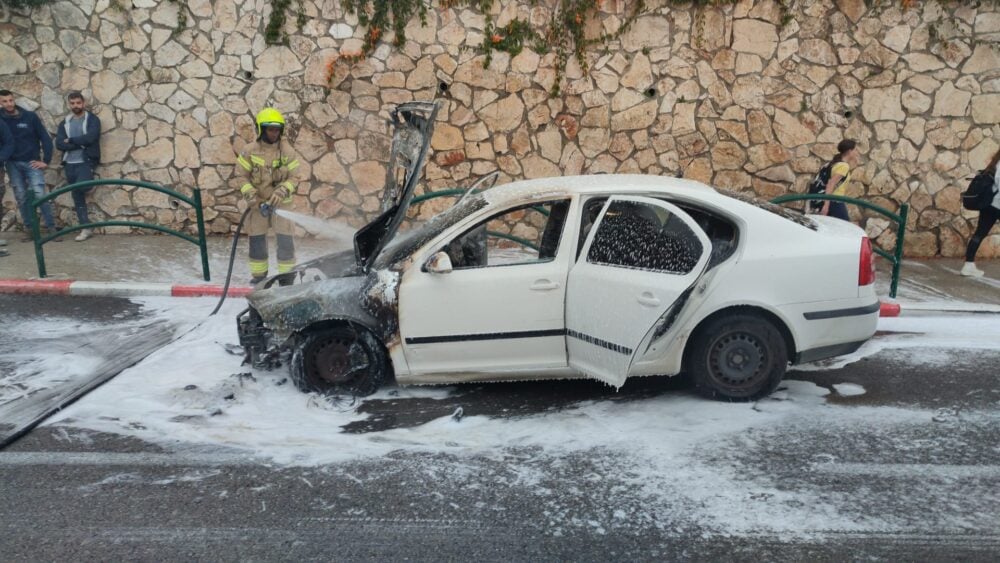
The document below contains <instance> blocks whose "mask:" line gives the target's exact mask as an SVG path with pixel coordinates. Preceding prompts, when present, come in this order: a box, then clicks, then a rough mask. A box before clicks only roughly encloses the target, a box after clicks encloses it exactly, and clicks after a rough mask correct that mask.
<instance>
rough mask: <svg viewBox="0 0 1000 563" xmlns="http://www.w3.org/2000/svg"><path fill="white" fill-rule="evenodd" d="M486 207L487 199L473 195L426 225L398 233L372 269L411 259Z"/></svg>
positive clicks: (431, 219) (379, 268)
mask: <svg viewBox="0 0 1000 563" xmlns="http://www.w3.org/2000/svg"><path fill="white" fill-rule="evenodd" d="M486 205H487V202H486V199H485V198H484V197H483V196H482V195H481V194H473V195H472V196H470V197H469V198H467V199H466V200H465V201H464V202H462V203H461V204H456V205H455V206H453V207H450V208H448V209H446V210H445V211H442V212H441V213H438V214H437V215H435V216H434V217H431V218H430V219H429V220H428V221H427V222H426V223H424V224H422V225H417V226H415V227H413V228H412V229H410V230H408V231H406V232H401V233H397V234H396V236H395V238H394V239H393V240H392V241H391V242H390V243H389V244H387V245H386V246H385V248H384V249H382V252H381V253H380V254H379V255H378V257H377V258H376V259H375V261H374V263H373V264H372V267H373V268H374V269H376V270H381V269H385V268H389V267H391V266H393V265H394V264H396V263H398V262H401V261H403V260H405V259H407V258H409V257H410V255H412V254H413V253H414V252H416V251H417V250H418V249H420V247H422V246H424V245H425V244H427V243H428V242H430V241H431V239H433V238H434V237H436V236H438V235H440V234H441V233H443V232H444V231H446V230H448V229H450V228H451V227H453V226H454V225H456V224H458V222H459V221H461V220H462V219H465V218H466V217H468V216H469V215H471V214H473V213H475V212H477V211H479V210H480V209H483V208H484V207H486Z"/></svg>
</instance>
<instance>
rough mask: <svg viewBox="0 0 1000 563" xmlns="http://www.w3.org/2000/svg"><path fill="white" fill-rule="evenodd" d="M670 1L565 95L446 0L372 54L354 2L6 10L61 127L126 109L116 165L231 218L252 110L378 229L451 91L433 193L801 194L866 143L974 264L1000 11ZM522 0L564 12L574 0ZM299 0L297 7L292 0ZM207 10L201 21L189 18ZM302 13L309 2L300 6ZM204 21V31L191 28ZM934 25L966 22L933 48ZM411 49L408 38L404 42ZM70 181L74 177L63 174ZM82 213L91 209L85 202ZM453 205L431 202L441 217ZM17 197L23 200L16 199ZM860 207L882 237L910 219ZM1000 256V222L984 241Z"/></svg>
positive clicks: (941, 245) (106, 213)
mask: <svg viewBox="0 0 1000 563" xmlns="http://www.w3.org/2000/svg"><path fill="white" fill-rule="evenodd" d="M647 3H648V4H649V5H650V7H651V8H652V9H651V11H650V12H649V13H648V14H645V15H643V16H642V17H641V18H640V19H639V20H638V21H637V22H636V23H635V25H634V26H633V27H632V28H631V30H630V31H629V32H628V33H626V34H625V35H624V36H622V37H621V39H620V40H616V41H613V42H611V43H609V44H608V45H607V47H606V48H602V47H598V48H594V49H592V50H591V51H590V52H589V53H588V63H589V65H588V66H589V68H588V69H587V71H586V72H584V71H583V70H581V68H580V66H579V65H578V64H576V62H575V61H572V60H571V61H570V64H569V67H568V68H567V71H566V76H565V81H564V83H563V84H564V85H563V88H562V93H561V94H560V95H559V96H558V97H555V98H553V97H550V95H549V92H550V90H551V87H552V85H553V83H554V81H555V80H556V76H557V75H556V72H555V55H553V54H545V55H540V54H538V53H534V52H532V51H530V50H525V51H523V52H522V53H521V54H519V55H518V56H516V57H510V56H508V55H506V54H504V53H497V54H496V55H495V56H494V58H493V62H492V64H491V65H490V66H489V68H483V65H482V61H483V58H482V56H476V55H475V54H474V53H473V52H471V51H470V50H469V49H466V48H463V47H466V46H469V45H478V44H479V43H480V42H481V40H482V34H483V29H484V27H485V18H484V17H483V15H482V14H479V13H477V12H475V11H472V10H467V9H446V10H441V9H439V8H438V7H437V6H435V8H434V9H432V10H431V12H430V17H429V21H428V25H427V26H426V27H421V26H420V25H419V23H418V22H416V21H414V22H413V23H411V24H410V26H409V27H408V30H407V33H408V40H407V42H406V44H405V45H404V46H403V47H402V48H400V49H396V48H393V47H390V46H389V45H382V46H381V47H379V48H378V49H377V50H376V51H375V52H374V53H373V55H372V56H371V57H369V58H368V59H366V60H363V61H361V62H360V63H357V64H355V65H353V66H350V67H348V66H346V65H342V64H341V65H334V66H333V68H332V69H331V68H330V63H331V61H333V60H334V59H335V58H336V57H337V56H338V55H339V54H341V53H351V52H355V51H357V50H359V48H360V46H361V38H362V37H363V34H364V33H365V29H364V28H361V27H359V26H358V25H357V19H356V18H355V17H352V16H350V15H348V14H345V12H344V9H343V7H342V6H341V4H340V2H339V1H338V0H304V1H303V6H304V8H305V10H306V14H307V16H308V18H307V19H308V21H307V23H306V25H305V26H304V27H303V28H302V29H301V30H298V29H296V28H295V24H294V22H292V23H290V24H289V27H288V29H287V31H288V33H289V41H288V44H287V45H281V46H267V45H266V44H265V42H264V39H263V28H264V26H265V25H266V23H267V19H266V17H267V15H268V13H269V11H270V1H269V0H246V1H238V0H180V1H179V2H174V1H170V0H73V1H65V2H57V3H55V4H52V5H49V6H45V7H41V8H35V9H32V10H30V11H27V10H24V11H18V10H10V9H6V8H2V7H0V87H2V88H7V89H11V90H13V91H15V93H16V94H17V96H18V98H19V100H20V101H21V102H23V103H24V104H25V105H27V106H28V107H29V108H32V109H35V108H37V109H38V111H39V113H40V114H41V115H42V117H43V119H44V120H45V121H46V123H47V124H49V126H50V128H51V129H52V130H53V131H54V130H55V121H56V120H58V119H59V118H60V117H61V116H62V115H63V114H64V113H65V111H66V107H65V101H64V94H65V93H66V92H67V91H69V90H74V89H78V90H82V91H83V92H84V93H85V95H86V96H87V97H88V99H89V100H90V101H91V103H92V105H93V106H94V108H95V111H96V113H97V114H98V115H99V116H100V117H101V119H102V121H103V122H104V124H105V134H104V138H103V147H102V149H103V153H104V160H105V164H104V165H103V166H102V167H101V170H100V173H101V175H102V176H103V177H107V178H119V177H126V178H135V179H142V180H147V181H152V182H157V183H160V184H163V185H166V186H171V187H175V188H177V189H180V190H182V191H183V190H189V189H190V188H191V187H192V186H198V187H200V188H202V190H204V195H205V197H204V200H205V203H206V207H207V209H206V219H207V222H208V225H209V228H210V230H211V231H212V232H215V233H227V232H230V231H231V230H232V229H234V227H235V225H234V222H235V221H236V220H237V219H238V217H239V194H238V183H239V182H238V181H236V180H235V178H234V177H233V165H234V153H233V150H234V147H235V148H239V147H240V146H241V145H242V143H245V142H247V141H249V140H251V139H252V138H253V135H254V127H253V113H255V112H256V111H257V110H258V109H260V108H261V107H264V106H266V105H273V106H275V107H277V108H278V109H279V110H281V111H282V112H284V113H285V115H286V116H287V118H288V120H289V122H290V124H291V126H290V128H289V131H288V136H289V139H290V140H291V141H292V142H293V143H294V146H295V147H296V149H297V150H298V151H299V152H300V154H302V155H303V156H304V157H305V160H306V161H307V164H306V166H305V173H306V174H307V175H308V177H309V178H310V179H309V180H308V181H307V182H305V183H304V185H302V186H300V188H299V192H298V194H297V195H296V196H295V203H294V207H295V209H296V210H298V211H301V212H305V213H310V214H314V215H316V216H319V217H323V218H336V219H338V220H341V221H344V222H346V223H348V224H351V225H354V226H359V225H361V224H363V223H364V222H366V221H367V220H368V219H369V218H371V217H372V216H373V215H374V214H375V213H376V211H377V209H378V206H379V196H380V188H381V186H382V182H383V178H384V165H385V162H386V160H387V156H388V155H387V153H388V146H389V142H390V139H389V137H388V136H387V128H386V126H385V118H386V112H385V110H386V108H387V107H390V106H391V105H393V104H396V103H399V102H404V101H408V100H431V99H439V100H442V101H443V102H444V106H443V110H442V112H441V114H440V122H439V123H438V125H437V131H436V134H435V136H434V139H433V148H434V151H433V155H432V159H431V162H429V163H428V165H427V168H426V171H425V177H426V181H425V183H424V187H426V188H428V189H442V188H447V187H461V186H466V185H469V184H470V183H471V182H473V181H474V180H475V179H476V178H478V177H479V176H481V175H483V174H486V173H489V172H491V171H494V170H499V171H500V172H501V176H502V177H501V180H500V181H501V182H505V181H509V180H512V179H521V178H537V177H544V176H554V175H559V174H579V173H597V172H608V173H612V172H623V173H624V172H627V173H646V174H664V175H683V176H686V177H689V178H694V179H697V180H700V181H704V182H706V183H709V184H711V185H715V186H719V187H723V188H729V189H734V190H752V191H753V192H755V193H757V194H758V195H760V196H761V197H765V198H770V197H773V196H775V195H778V194H782V193H787V192H789V191H802V190H804V188H805V185H806V184H807V183H808V181H809V179H811V177H812V176H813V175H814V174H815V172H816V171H817V170H818V169H819V168H820V166H821V165H822V163H823V161H824V160H825V159H828V158H829V157H830V156H832V154H833V152H834V147H835V146H836V143H837V142H838V141H840V140H841V138H843V137H849V138H854V139H857V140H858V141H859V142H860V145H861V148H862V150H863V151H864V153H865V159H864V165H863V166H862V167H861V168H860V169H859V170H857V171H856V173H855V175H854V181H853V182H852V184H851V186H850V194H851V195H855V196H858V197H864V198H866V199H868V200H870V201H873V202H875V203H877V204H879V205H883V206H885V207H888V208H890V209H893V210H895V209H897V208H898V205H899V204H901V203H909V204H910V205H911V207H912V211H911V221H910V224H909V226H908V227H909V233H908V235H907V245H906V247H907V248H906V252H907V254H908V255H911V256H933V255H939V254H940V255H945V256H958V255H961V254H962V252H963V250H964V241H965V240H966V238H967V237H968V235H969V234H970V232H971V230H972V228H973V227H974V220H975V213H971V212H966V211H963V210H962V209H961V205H960V202H959V194H960V192H961V191H962V190H963V189H964V187H965V185H966V183H967V182H966V180H965V178H966V177H968V176H969V175H970V174H971V173H972V172H973V171H974V170H975V169H977V168H978V167H981V166H983V164H984V163H985V161H986V160H987V159H988V158H989V156H990V155H992V154H993V152H994V151H995V150H996V149H997V148H998V146H1000V125H998V122H1000V8H998V7H997V4H996V3H985V5H983V6H980V7H975V6H974V5H973V3H971V2H959V3H948V4H944V5H942V4H938V3H937V2H933V1H932V2H921V3H919V5H918V6H916V7H913V8H909V9H903V8H901V7H898V6H886V7H884V8H883V9H881V10H879V11H875V10H873V9H869V8H867V7H866V6H865V4H864V2H863V1H862V0H836V1H833V2H831V1H830V0H823V1H819V2H802V3H796V4H795V6H794V7H793V11H792V16H793V17H792V21H791V22H790V23H788V24H786V25H784V26H782V25H781V23H780V22H781V19H782V15H781V11H780V7H779V5H778V4H777V3H776V2H774V1H773V0H757V1H754V0H744V1H742V2H739V3H737V4H734V5H730V6H726V7H721V8H709V9H703V10H701V9H680V8H670V7H666V6H662V5H659V4H658V3H657V2H656V1H655V0H651V1H649V2H647ZM530 4H531V3H529V2H523V1H522V2H517V1H513V0H503V1H499V2H497V4H496V7H495V13H494V14H493V16H494V18H495V21H496V22H497V23H498V24H500V25H503V24H505V23H506V22H508V21H510V20H511V19H512V18H514V17H521V18H524V19H530V20H531V21H532V22H535V23H537V24H539V25H541V24H542V23H543V22H545V21H548V19H549V18H550V16H551V8H550V6H551V5H554V4H555V3H554V2H545V1H543V2H537V3H535V6H531V5H530ZM293 5H294V3H293ZM628 5H629V3H628V2H625V1H622V0H607V1H605V2H603V3H602V13H601V17H600V18H599V19H597V20H595V21H594V22H593V25H592V29H590V30H589V32H590V33H591V34H592V35H596V34H598V33H600V32H601V31H602V30H603V31H613V30H614V29H616V28H617V26H618V24H619V22H620V21H621V20H622V19H623V18H624V17H625V16H626V10H627V8H628ZM180 10H184V12H185V14H186V18H181V17H179V13H180V12H179V11H180ZM289 19H290V20H294V19H295V18H294V17H290V18H289ZM182 20H186V21H185V22H184V26H183V27H181V26H180V25H179V23H180V22H181V21H182ZM932 26H936V27H937V29H938V30H939V31H941V33H944V34H945V35H949V36H953V38H952V39H951V40H949V41H948V42H947V43H942V42H940V41H937V40H935V39H932V37H931V36H932V31H931V29H932ZM387 39H388V40H391V36H390V37H388V38H387ZM48 180H49V182H50V185H51V186H58V185H60V184H61V171H60V170H59V169H58V167H54V169H53V170H51V171H50V172H49V174H48ZM91 197H92V201H93V206H94V207H95V208H96V209H95V211H96V215H95V216H96V217H111V216H113V217H132V218H133V219H136V218H140V217H141V218H144V219H145V220H151V221H158V222H161V223H165V224H169V225H171V226H174V227H182V228H186V229H190V228H191V224H192V221H193V213H189V212H187V211H186V210H184V209H178V208H175V207H176V206H174V205H172V202H171V201H169V199H168V198H166V197H164V196H162V195H160V194H157V193H154V192H148V191H144V190H131V189H118V188H115V189H112V188H101V189H99V190H96V191H95V193H94V194H93V195H92V196H91ZM60 203H61V206H60V209H59V214H60V216H61V217H62V218H63V220H66V221H72V217H73V215H72V210H71V202H70V201H69V198H64V199H63V200H62V201H61V202H60ZM448 204H449V201H446V200H445V198H442V199H440V200H433V201H430V202H428V203H424V204H422V207H421V208H420V209H419V210H417V212H416V213H417V215H420V216H427V215H429V214H431V213H433V212H435V211H436V210H438V209H440V208H441V207H443V206H447V205H448ZM6 205H7V206H8V207H10V206H12V202H10V201H8V202H6ZM856 218H857V220H858V221H859V222H861V223H862V224H863V225H864V226H865V228H866V229H867V230H868V231H869V233H870V234H871V235H872V236H873V237H876V238H877V239H878V240H879V241H880V242H881V243H883V244H892V242H893V241H892V237H893V235H892V234H891V233H889V232H887V231H886V227H887V226H888V225H887V222H886V221H884V220H883V219H880V218H877V217H869V216H862V215H861V214H860V213H857V212H856ZM997 255H1000V236H998V235H994V236H993V237H992V238H991V239H990V240H989V241H987V242H986V243H984V245H983V249H982V250H981V254H980V256H997Z"/></svg>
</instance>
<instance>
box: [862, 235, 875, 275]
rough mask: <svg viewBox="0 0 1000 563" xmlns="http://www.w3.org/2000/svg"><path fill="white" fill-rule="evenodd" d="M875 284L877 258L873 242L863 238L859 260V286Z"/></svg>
mask: <svg viewBox="0 0 1000 563" xmlns="http://www.w3.org/2000/svg"><path fill="white" fill-rule="evenodd" d="M873 283H875V256H874V253H873V252H872V241H871V240H870V239H869V238H868V237H862V238H861V257H860V258H859V259H858V285H859V286H862V285H869V284H873Z"/></svg>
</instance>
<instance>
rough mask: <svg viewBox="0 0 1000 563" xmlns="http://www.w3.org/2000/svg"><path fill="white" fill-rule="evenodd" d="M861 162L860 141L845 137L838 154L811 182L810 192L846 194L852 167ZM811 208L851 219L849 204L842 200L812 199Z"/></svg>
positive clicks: (818, 211)
mask: <svg viewBox="0 0 1000 563" xmlns="http://www.w3.org/2000/svg"><path fill="white" fill-rule="evenodd" d="M860 162H861V151H860V150H858V143H857V142H855V141H853V140H851V139H844V140H843V141H841V142H840V143H838V144H837V155H836V156H834V157H833V160H831V161H830V162H828V163H827V164H826V165H825V166H823V168H820V170H819V172H818V173H817V174H816V177H815V178H813V181H812V182H811V183H810V184H809V193H811V194H830V195H844V192H845V191H846V190H847V182H849V181H850V180H851V169H852V168H856V167H857V166H858V164H859V163H860ZM809 210H810V211H812V212H813V213H818V214H820V215H829V216H830V217H836V218H837V219H843V220H844V221H850V220H851V216H850V215H849V214H848V213H847V205H846V204H844V202H842V201H829V200H826V201H812V202H810V203H809Z"/></svg>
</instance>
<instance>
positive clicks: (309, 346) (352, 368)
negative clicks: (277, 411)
mask: <svg viewBox="0 0 1000 563" xmlns="http://www.w3.org/2000/svg"><path fill="white" fill-rule="evenodd" d="M290 367H291V370H290V371H291V377H292V381H293V382H294V383H295V386H296V387H298V388H299V389H301V390H302V391H305V392H307V393H311V392H318V393H323V394H331V395H332V394H351V395H362V396H363V395H371V394H372V393H374V392H375V391H376V390H377V389H378V388H379V387H381V386H382V383H383V382H385V380H386V378H387V374H388V371H389V361H388V358H386V354H385V351H384V349H383V348H382V345H381V344H380V343H379V341H378V339H376V338H375V336H374V335H372V333H370V332H368V331H367V330H365V329H362V328H354V327H352V326H349V325H341V326H334V327H325V328H320V329H313V330H310V331H307V332H306V333H304V334H302V335H300V336H299V337H297V339H296V343H295V347H294V350H293V352H292V361H291V366H290Z"/></svg>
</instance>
